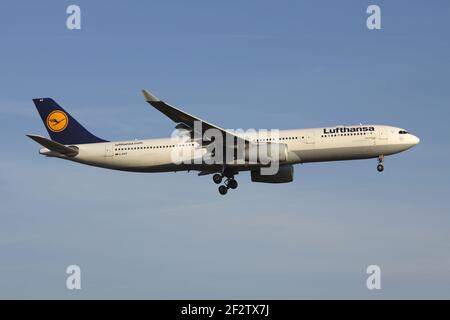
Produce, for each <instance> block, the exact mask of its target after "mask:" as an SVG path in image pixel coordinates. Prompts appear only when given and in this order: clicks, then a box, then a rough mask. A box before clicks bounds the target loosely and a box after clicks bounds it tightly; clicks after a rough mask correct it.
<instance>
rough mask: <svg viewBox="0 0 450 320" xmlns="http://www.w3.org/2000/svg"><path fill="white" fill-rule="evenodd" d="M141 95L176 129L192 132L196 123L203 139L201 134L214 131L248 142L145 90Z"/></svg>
mask: <svg viewBox="0 0 450 320" xmlns="http://www.w3.org/2000/svg"><path fill="white" fill-rule="evenodd" d="M142 93H143V94H144V97H145V100H146V101H147V102H148V103H149V104H151V105H152V106H153V107H154V108H155V109H157V110H158V111H160V112H162V113H163V114H165V115H166V116H167V117H168V118H170V119H171V120H172V121H174V122H175V123H177V126H176V128H177V129H188V130H190V131H194V130H195V129H196V128H195V126H194V123H195V122H196V121H198V122H199V123H201V128H202V130H201V131H202V132H197V133H198V134H201V136H202V137H203V134H204V133H205V131H206V130H208V129H216V130H219V131H220V132H222V134H223V136H225V135H231V136H234V137H236V138H237V139H241V140H243V141H245V142H249V141H248V140H246V139H244V138H242V137H239V136H238V135H236V134H234V133H231V132H228V131H226V130H225V129H222V128H221V127H219V126H216V125H214V124H212V123H209V122H206V121H205V120H202V119H200V118H197V117H195V116H193V115H190V114H189V113H187V112H184V111H182V110H180V109H178V108H175V107H173V106H171V105H170V104H167V103H165V102H164V101H162V100H160V99H158V98H157V97H155V96H154V95H153V94H151V93H150V92H148V91H147V90H143V91H142Z"/></svg>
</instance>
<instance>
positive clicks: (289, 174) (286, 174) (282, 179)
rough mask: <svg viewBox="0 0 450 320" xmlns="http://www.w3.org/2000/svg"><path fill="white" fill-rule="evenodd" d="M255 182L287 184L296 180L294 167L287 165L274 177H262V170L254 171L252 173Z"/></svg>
mask: <svg viewBox="0 0 450 320" xmlns="http://www.w3.org/2000/svg"><path fill="white" fill-rule="evenodd" d="M251 177H252V181H253V182H263V183H287V182H292V181H293V180H294V166H293V165H290V164H287V165H284V166H280V168H279V169H278V172H277V173H276V174H274V175H261V171H260V170H254V171H252V172H251Z"/></svg>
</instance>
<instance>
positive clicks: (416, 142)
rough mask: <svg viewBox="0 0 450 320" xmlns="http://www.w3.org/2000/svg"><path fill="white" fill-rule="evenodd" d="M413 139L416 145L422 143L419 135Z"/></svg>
mask: <svg viewBox="0 0 450 320" xmlns="http://www.w3.org/2000/svg"><path fill="white" fill-rule="evenodd" d="M412 141H413V144H414V145H417V144H419V143H420V139H419V137H417V136H414V135H413V136H412Z"/></svg>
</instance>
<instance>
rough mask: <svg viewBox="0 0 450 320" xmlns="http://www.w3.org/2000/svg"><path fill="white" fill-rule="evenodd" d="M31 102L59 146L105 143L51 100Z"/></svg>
mask: <svg viewBox="0 0 450 320" xmlns="http://www.w3.org/2000/svg"><path fill="white" fill-rule="evenodd" d="M33 102H34V104H35V105H36V108H37V110H38V112H39V114H40V115H41V118H42V121H43V122H44V125H45V128H46V129H47V131H48V133H49V134H50V137H51V139H52V140H53V141H56V142H59V143H61V144H85V143H97V142H106V140H103V139H100V138H98V137H96V136H94V135H93V134H92V133H90V132H89V131H87V130H86V129H85V128H84V127H83V126H82V125H81V124H80V123H78V121H77V120H75V119H74V118H72V116H71V115H70V114H69V113H67V112H66V111H65V110H64V109H63V108H61V107H60V106H59V105H58V104H57V103H56V102H55V101H54V100H53V99H50V98H42V99H33Z"/></svg>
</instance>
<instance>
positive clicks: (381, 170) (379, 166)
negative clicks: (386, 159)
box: [377, 163, 384, 172]
mask: <svg viewBox="0 0 450 320" xmlns="http://www.w3.org/2000/svg"><path fill="white" fill-rule="evenodd" d="M377 170H378V172H383V170H384V166H383V165H382V164H381V163H380V164H379V165H378V166H377Z"/></svg>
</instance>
